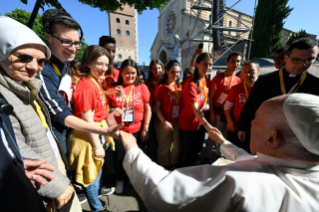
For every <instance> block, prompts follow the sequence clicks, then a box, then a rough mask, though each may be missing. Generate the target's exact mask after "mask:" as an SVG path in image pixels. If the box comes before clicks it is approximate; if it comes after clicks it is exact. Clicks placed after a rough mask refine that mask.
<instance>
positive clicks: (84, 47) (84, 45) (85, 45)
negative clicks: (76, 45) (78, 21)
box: [75, 38, 88, 60]
mask: <svg viewBox="0 0 319 212" xmlns="http://www.w3.org/2000/svg"><path fill="white" fill-rule="evenodd" d="M82 42H83V46H82V48H81V49H80V50H79V51H78V53H76V55H75V58H76V59H79V60H81V59H82V57H83V54H84V51H85V49H86V48H87V47H88V44H87V43H86V42H85V39H84V38H82Z"/></svg>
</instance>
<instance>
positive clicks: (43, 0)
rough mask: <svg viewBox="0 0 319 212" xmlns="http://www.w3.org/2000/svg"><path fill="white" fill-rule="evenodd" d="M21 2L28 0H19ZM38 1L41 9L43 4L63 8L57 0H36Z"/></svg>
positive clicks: (26, 2)
mask: <svg viewBox="0 0 319 212" xmlns="http://www.w3.org/2000/svg"><path fill="white" fill-rule="evenodd" d="M20 1H21V2H22V3H23V4H26V5H27V4H28V0H20ZM37 1H38V2H39V3H40V7H41V8H42V10H44V5H47V6H48V7H55V8H57V9H60V10H64V8H63V7H62V5H61V4H60V2H59V1H58V0H37Z"/></svg>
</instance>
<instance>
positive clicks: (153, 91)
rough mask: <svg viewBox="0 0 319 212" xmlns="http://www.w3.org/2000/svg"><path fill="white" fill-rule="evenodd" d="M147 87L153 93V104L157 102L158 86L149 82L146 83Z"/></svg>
mask: <svg viewBox="0 0 319 212" xmlns="http://www.w3.org/2000/svg"><path fill="white" fill-rule="evenodd" d="M145 85H146V86H147V88H148V90H149V91H150V93H151V100H152V102H155V89H156V87H157V86H154V85H153V83H152V82H149V81H147V82H146V83H145Z"/></svg>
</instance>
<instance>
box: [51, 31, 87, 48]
mask: <svg viewBox="0 0 319 212" xmlns="http://www.w3.org/2000/svg"><path fill="white" fill-rule="evenodd" d="M50 35H51V36H52V37H54V38H55V39H57V40H59V41H60V42H61V43H62V46H63V47H64V48H71V47H72V46H73V45H74V46H75V48H76V49H81V48H82V46H83V43H82V42H81V41H75V42H72V41H70V40H65V39H60V38H57V37H55V36H54V35H53V34H50Z"/></svg>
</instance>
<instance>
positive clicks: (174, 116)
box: [172, 105, 179, 118]
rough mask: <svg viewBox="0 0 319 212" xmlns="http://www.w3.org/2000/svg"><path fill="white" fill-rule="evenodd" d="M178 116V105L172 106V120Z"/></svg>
mask: <svg viewBox="0 0 319 212" xmlns="http://www.w3.org/2000/svg"><path fill="white" fill-rule="evenodd" d="M178 116H179V105H173V114H172V117H173V118H178Z"/></svg>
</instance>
